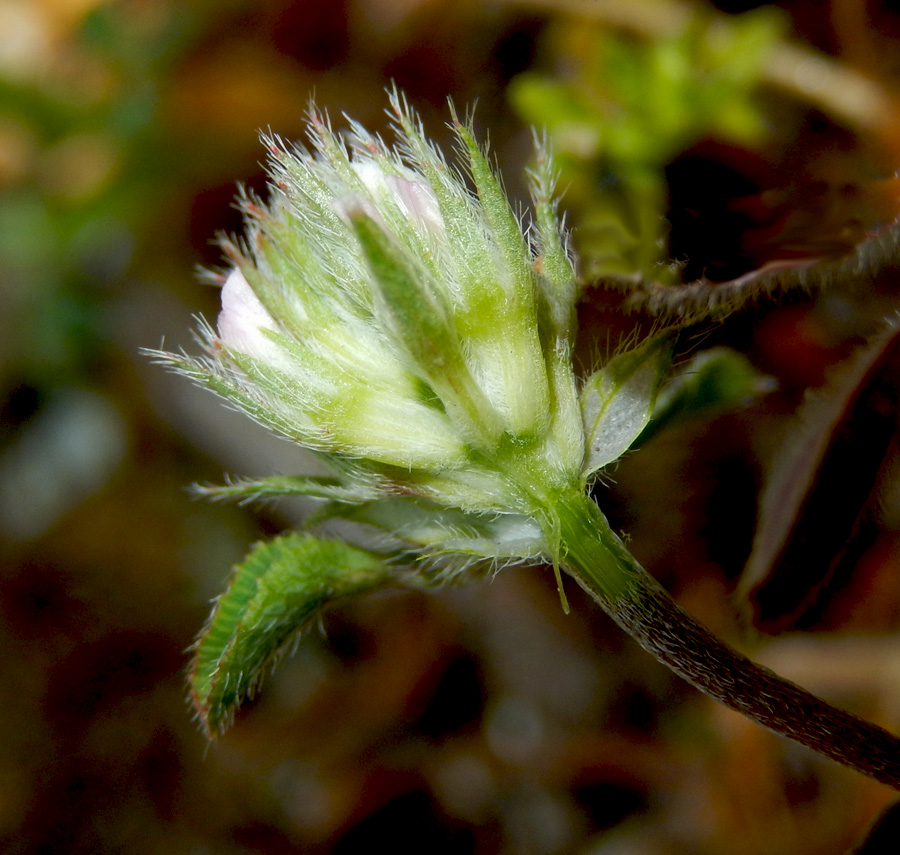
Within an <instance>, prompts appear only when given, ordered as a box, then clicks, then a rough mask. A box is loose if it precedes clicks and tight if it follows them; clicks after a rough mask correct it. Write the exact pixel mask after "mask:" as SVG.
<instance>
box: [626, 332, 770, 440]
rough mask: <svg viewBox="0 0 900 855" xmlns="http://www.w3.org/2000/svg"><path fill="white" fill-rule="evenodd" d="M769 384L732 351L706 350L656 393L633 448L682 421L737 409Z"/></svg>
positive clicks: (745, 359) (760, 393) (766, 379)
mask: <svg viewBox="0 0 900 855" xmlns="http://www.w3.org/2000/svg"><path fill="white" fill-rule="evenodd" d="M773 383H774V381H773V380H772V378H770V377H766V376H765V375H762V374H760V373H759V372H758V371H757V370H756V369H755V368H754V367H753V365H751V364H750V362H749V361H748V360H747V358H746V357H745V356H742V355H741V354H740V353H737V352H736V351H733V350H729V349H728V348H724V347H714V348H711V349H710V350H706V351H704V352H703V353H700V354H698V355H697V356H696V357H694V358H693V359H692V360H691V361H690V362H688V364H687V365H686V366H685V367H684V369H683V370H682V371H680V372H679V374H678V376H677V377H675V378H674V379H673V380H672V382H671V383H668V384H667V385H666V386H665V388H664V389H663V390H662V391H661V392H660V394H659V399H658V400H657V404H656V409H655V410H654V411H653V418H652V419H651V420H650V422H649V423H648V424H647V426H646V427H645V428H644V430H643V431H642V432H641V435H640V436H639V437H638V438H637V440H635V442H634V445H642V444H643V443H645V442H647V440H649V439H650V438H651V437H653V436H655V435H656V433H657V432H659V431H660V430H662V429H663V428H665V427H668V426H669V425H670V424H674V423H676V422H678V421H681V420H682V419H688V418H692V417H694V416H708V415H710V414H713V413H716V412H722V411H724V410H731V409H734V408H736V407H740V406H742V405H744V404H746V403H748V402H749V401H752V400H753V399H754V398H757V397H759V396H760V395H763V394H765V393H766V392H769V391H771V390H772V387H773Z"/></svg>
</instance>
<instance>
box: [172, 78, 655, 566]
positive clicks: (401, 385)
mask: <svg viewBox="0 0 900 855" xmlns="http://www.w3.org/2000/svg"><path fill="white" fill-rule="evenodd" d="M391 112H392V116H393V120H394V130H395V134H396V143H395V145H394V146H393V147H389V146H387V145H386V144H385V143H384V142H383V141H382V140H381V139H380V138H379V137H376V136H373V135H371V134H369V133H368V132H366V131H365V130H364V129H363V128H361V127H360V126H359V125H356V124H355V123H352V122H351V123H350V125H349V130H348V132H347V133H346V134H344V135H342V136H339V135H337V134H336V133H335V132H334V131H332V129H331V126H330V124H329V122H328V121H327V119H325V118H323V117H322V116H321V115H320V114H319V113H318V112H317V111H316V110H315V108H313V109H311V110H310V113H309V121H308V136H309V143H310V146H309V148H305V147H299V146H290V145H286V144H285V143H283V142H282V141H281V140H280V139H278V138H276V137H269V138H267V139H266V143H267V145H268V148H269V151H270V164H269V172H270V176H271V179H272V180H271V184H270V188H269V189H270V195H269V200H268V202H266V203H263V202H261V201H260V200H258V199H256V198H253V197H250V196H246V195H245V196H244V197H243V198H242V200H241V201H242V208H243V212H244V217H245V235H244V237H243V238H241V239H239V240H224V241H223V244H222V245H223V248H224V250H225V253H226V255H227V257H228V260H229V263H230V265H231V268H230V270H229V272H227V274H226V275H225V276H224V285H223V288H222V310H221V313H220V314H219V317H218V321H217V324H216V327H215V328H213V327H210V326H203V327H202V328H201V336H202V338H203V340H204V343H205V346H206V351H207V356H206V357H205V358H192V357H188V356H184V355H181V356H167V357H166V358H167V359H168V360H169V361H170V362H173V363H174V364H175V365H176V367H177V368H178V370H180V371H182V372H183V373H186V374H188V375H190V376H191V377H192V378H194V379H195V380H197V381H198V382H200V383H202V384H204V385H206V386H208V387H210V388H212V389H213V390H214V391H216V392H217V393H218V394H220V395H222V396H223V397H225V398H226V399H228V400H229V401H230V402H232V403H233V404H235V405H237V406H238V407H240V408H241V409H243V410H245V411H246V412H247V413H249V414H250V415H251V416H252V417H254V418H255V419H256V420H258V421H259V422H261V423H263V424H265V425H267V426H269V427H270V428H272V429H274V430H276V431H277V432H279V433H281V434H282V435H284V436H285V437H287V438H288V439H290V440H292V441H294V442H296V443H298V444H300V445H302V446H304V447H306V448H308V449H311V450H313V451H314V452H317V453H318V454H319V455H320V456H321V457H322V459H323V460H324V461H325V462H326V463H327V464H329V465H330V466H331V468H332V470H333V471H334V472H335V477H334V478H330V479H314V478H303V477H300V476H298V477H296V478H274V479H266V480H264V481H257V482H248V483H245V484H239V485H231V486H230V487H226V488H222V489H221V490H220V491H219V494H229V493H230V494H232V495H271V494H276V493H291V492H298V493H306V494H312V495H316V496H319V497H321V498H326V499H331V500H336V501H337V502H340V503H342V504H343V506H344V507H345V510H344V511H342V513H343V514H344V515H345V516H351V514H350V513H349V512H347V511H346V506H348V505H349V506H356V507H357V508H358V511H357V512H356V513H357V518H358V519H361V521H363V522H369V523H371V524H375V525H379V526H380V527H381V528H383V529H384V530H389V531H391V532H392V533H393V534H395V535H398V536H400V537H402V538H405V540H406V541H407V542H409V543H413V544H415V545H416V546H417V547H421V548H423V549H432V550H433V551H444V550H450V551H457V552H462V553H466V552H469V553H471V554H474V555H481V556H489V557H492V558H498V557H502V558H508V559H516V558H528V557H548V556H550V557H552V558H554V559H555V558H556V555H555V547H554V544H553V540H554V536H553V529H554V524H553V518H554V512H553V504H554V499H553V496H554V495H557V494H558V493H559V492H560V491H571V490H572V489H575V490H579V491H580V490H582V489H583V487H584V484H585V480H586V477H587V476H588V475H589V474H590V471H589V470H591V469H594V468H596V467H595V466H594V465H593V464H592V463H591V461H592V460H596V459H599V458H598V453H597V449H596V448H595V447H594V446H596V444H597V436H601V435H602V433H601V434H598V432H597V429H596V427H595V425H596V422H597V418H598V415H597V414H598V413H601V415H602V414H603V413H605V412H606V409H604V408H605V407H606V404H603V405H602V406H599V405H598V404H597V403H596V401H601V403H602V401H604V400H607V398H608V397H609V396H607V398H603V397H602V396H601V397H598V395H599V394H600V393H599V392H598V391H597V390H598V389H599V387H598V386H597V385H596V383H595V384H594V385H593V386H592V387H591V388H592V390H593V391H592V392H591V395H592V397H591V401H594V402H595V403H593V404H591V405H590V406H589V407H588V410H589V411H590V412H589V414H587V415H586V414H584V413H583V412H582V404H580V403H579V399H578V392H577V387H576V381H575V376H574V374H573V370H572V364H571V349H572V337H573V334H574V303H575V299H576V296H577V286H576V279H575V273H574V270H573V266H572V262H571V260H570V258H569V256H568V254H567V251H566V247H565V238H564V235H563V233H562V230H561V228H560V224H559V221H558V218H557V214H556V208H555V204H554V202H553V200H552V185H553V178H552V170H551V165H550V163H549V159H548V158H547V157H546V155H545V154H544V152H543V151H542V150H541V149H540V147H539V148H538V161H537V167H536V169H535V170H534V172H533V173H532V174H531V189H532V196H533V212H534V213H533V221H532V222H531V224H530V225H529V226H528V227H527V228H525V229H523V226H522V221H521V218H520V217H519V216H518V215H517V214H516V212H515V211H514V210H513V209H512V208H511V206H510V204H509V202H508V201H507V198H506V195H505V193H504V191H503V189H502V187H501V185H500V183H499V181H498V179H497V177H496V176H495V174H494V172H493V171H492V169H491V166H490V163H489V161H488V159H487V157H486V155H485V154H484V152H483V151H482V150H481V149H480V148H479V146H478V144H477V143H476V141H475V139H474V136H473V133H472V130H471V127H470V126H469V125H467V124H465V123H462V122H459V121H457V120H456V119H455V117H454V121H453V125H452V127H453V130H454V133H455V135H456V140H457V143H458V150H459V164H458V165H455V164H451V163H448V162H447V161H446V160H445V159H444V157H443V156H442V155H441V153H440V152H439V151H438V150H437V149H435V148H434V147H433V146H432V144H431V143H429V142H428V141H427V139H426V138H425V136H424V134H423V132H422V129H421V127H420V125H419V122H418V120H417V119H416V117H415V116H414V115H413V114H412V113H411V112H410V110H409V109H408V108H407V106H406V104H405V102H403V101H402V99H401V98H400V97H399V96H397V95H395V96H394V97H393V98H392V100H391ZM629 370H631V369H629ZM607 385H609V384H607ZM619 385H621V384H620V383H619V381H618V380H616V381H615V383H613V386H611V387H610V388H611V389H612V391H613V392H616V390H618V388H619ZM604 388H605V387H604ZM604 394H606V393H604ZM598 407H599V408H598ZM613 409H615V408H613ZM645 409H646V408H645ZM588 410H586V411H585V413H588ZM616 418H618V416H616ZM586 420H587V421H586ZM607 421H608V420H607ZM620 432H621V431H620ZM629 436H630V435H629ZM627 444H628V443H627V442H625V443H621V445H622V450H624V448H625V447H627ZM619 453H621V451H620V450H619V449H618V446H617V447H616V450H615V453H613V454H611V455H610V454H608V455H606V457H607V458H612V457H615V456H618V454H619ZM601 456H602V455H601ZM378 502H381V504H380V506H379V507H378V508H377V509H375V508H373V503H376V504H377V503H378Z"/></svg>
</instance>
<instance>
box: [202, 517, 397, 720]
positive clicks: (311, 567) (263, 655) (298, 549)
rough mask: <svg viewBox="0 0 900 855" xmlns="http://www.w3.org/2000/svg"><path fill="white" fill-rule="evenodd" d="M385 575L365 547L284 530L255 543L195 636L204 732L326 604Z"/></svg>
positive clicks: (228, 716)
mask: <svg viewBox="0 0 900 855" xmlns="http://www.w3.org/2000/svg"><path fill="white" fill-rule="evenodd" d="M389 575H390V574H389V572H388V570H387V568H386V567H385V565H384V564H383V563H382V562H381V561H380V560H379V559H378V558H377V557H375V556H374V555H372V554H371V553H369V552H366V551H364V550H361V549H357V548H355V547H352V546H348V545H347V544H344V543H340V542H337V541H330V540H319V539H317V538H314V537H310V536H307V535H302V534H288V535H285V536H283V537H279V538H276V539H275V540H273V541H271V542H269V543H262V544H259V545H258V546H256V548H255V549H254V550H253V551H252V552H251V553H250V555H248V556H247V558H246V559H245V560H244V562H243V563H242V564H239V565H238V566H237V568H236V569H235V573H234V576H233V577H232V579H231V583H230V585H229V586H228V589H227V590H226V591H225V593H224V594H222V596H221V597H219V599H218V600H217V601H216V605H215V608H214V609H213V613H212V616H211V617H210V619H209V623H208V624H207V626H206V628H205V629H204V630H203V632H202V633H201V635H200V638H199V639H198V641H197V644H196V649H195V654H194V663H193V667H192V670H191V678H190V681H191V697H192V700H193V703H194V707H195V708H196V710H197V713H198V715H199V716H200V721H201V722H202V724H203V728H204V730H205V731H206V733H207V735H210V736H212V735H214V734H215V733H217V732H221V731H223V730H225V729H226V728H227V726H228V725H229V724H230V723H231V720H232V718H233V716H234V712H235V710H236V709H237V707H238V706H239V705H240V703H241V701H242V700H243V699H244V698H245V697H246V696H247V695H248V694H251V693H252V692H253V690H254V689H255V688H256V686H257V685H258V684H259V682H260V680H261V679H262V677H263V675H264V673H265V670H266V668H267V667H268V666H269V665H270V664H271V663H272V662H273V660H274V659H275V657H276V656H277V655H278V653H279V652H280V651H282V650H283V649H284V646H285V644H286V643H287V642H288V641H290V640H291V638H292V637H293V636H294V635H295V633H296V632H297V630H299V629H301V628H302V627H303V626H304V625H305V624H306V623H308V622H309V620H310V619H311V618H313V617H314V616H315V615H316V614H318V613H319V612H320V610H321V609H322V608H323V607H324V606H325V605H326V604H328V603H330V602H333V601H334V600H336V599H338V598H340V597H344V596H347V595H349V594H356V593H361V592H363V591H367V590H369V589H371V588H375V587H377V586H379V585H382V584H384V583H385V582H386V581H388V579H389Z"/></svg>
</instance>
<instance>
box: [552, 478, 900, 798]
mask: <svg viewBox="0 0 900 855" xmlns="http://www.w3.org/2000/svg"><path fill="white" fill-rule="evenodd" d="M557 510H558V514H559V521H560V535H561V541H562V543H561V546H562V556H561V558H562V563H563V566H564V568H565V569H566V570H567V571H568V572H569V573H570V574H571V575H572V576H573V577H574V578H575V580H576V581H577V582H578V583H579V584H580V585H581V586H582V587H583V588H584V589H585V590H586V591H587V592H588V593H589V594H590V595H591V596H592V597H593V598H594V599H595V600H596V601H597V602H598V603H599V604H600V605H601V606H602V607H603V609H604V611H606V613H607V614H608V615H609V616H610V617H611V618H612V619H613V620H614V621H615V622H616V623H617V624H618V625H619V626H620V627H621V628H622V629H623V630H625V632H627V633H628V634H629V635H630V636H631V637H632V638H634V639H635V641H637V642H638V643H639V644H640V645H641V646H642V647H643V648H644V649H645V650H647V651H649V652H650V653H652V654H653V655H654V656H655V657H656V658H657V659H659V660H660V661H661V662H663V663H665V664H666V665H668V666H669V668H671V669H672V670H673V671H674V672H675V673H676V674H678V675H679V676H681V677H683V678H684V679H685V680H687V681H688V682H689V683H690V684H691V685H693V686H695V687H696V688H698V689H700V691H702V692H705V693H706V694H708V695H710V696H711V697H713V698H715V699H716V700H718V701H721V702H722V703H723V704H725V706H727V707H730V708H731V709H733V710H736V711H737V712H740V713H742V714H743V715H745V716H747V717H748V718H750V719H752V720H753V721H755V722H757V723H759V724H761V725H763V726H764V727H767V728H768V729H769V730H772V731H774V732H775V733H779V734H781V735H782V736H786V737H788V738H789V739H793V740H796V741H797V742H799V743H800V744H802V745H805V746H807V747H808V748H812V749H813V750H815V751H818V752H820V753H821V754H824V755H825V756H826V757H830V758H831V759H832V760H836V761H837V762H838V763H843V764H844V765H845V766H849V767H851V768H853V769H856V770H857V771H859V772H862V773H864V774H866V775H870V776H871V777H873V778H875V779H876V780H878V781H880V782H881V783H883V784H888V785H889V786H892V787H894V788H896V789H900V739H898V738H897V737H896V736H894V735H893V734H891V733H888V731H886V730H883V729H882V728H880V727H877V726H876V725H874V724H872V723H870V722H867V721H864V720H863V719H860V718H857V717H856V716H853V715H850V714H849V713H847V712H844V711H843V710H839V709H836V708H835V707H833V706H831V705H830V704H827V703H825V701H823V700H821V699H820V698H817V697H815V695H812V694H810V693H809V692H807V691H806V690H805V689H801V688H800V687H799V686H796V685H795V684H793V683H791V682H789V681H787V680H785V679H783V678H782V677H779V676H778V675H777V674H775V673H773V672H772V671H769V670H768V669H766V668H763V667H762V666H760V665H757V664H755V663H754V662H751V661H750V660H749V659H747V658H746V657H745V656H743V655H741V654H740V653H738V652H737V651H736V650H734V649H733V648H731V647H729V646H728V645H727V644H725V643H724V642H723V641H721V640H720V639H718V638H716V636H715V635H713V634H712V633H711V632H710V631H709V630H708V629H706V628H705V627H704V626H702V625H701V624H700V623H698V622H697V621H696V620H694V618H692V617H691V616H690V615H689V614H688V613H687V612H685V611H684V610H683V609H682V608H681V607H680V606H678V604H677V603H676V602H675V601H674V600H673V599H672V598H671V597H670V596H669V594H668V593H667V592H666V591H665V590H664V589H663V588H662V586H661V585H659V583H658V582H656V580H655V579H653V577H652V576H650V574H649V573H647V571H646V570H644V568H643V567H641V565H640V564H638V562H637V561H636V560H635V559H634V558H633V557H632V556H631V554H630V553H629V552H628V550H627V549H625V547H624V546H623V545H622V542H621V541H620V540H619V538H618V537H617V536H616V535H615V533H614V532H613V531H612V529H611V528H610V527H609V523H608V522H607V521H606V518H605V517H604V516H603V514H602V513H601V512H600V509H599V508H598V507H597V506H596V504H595V503H594V502H593V501H592V500H591V499H590V497H588V496H586V495H584V494H577V495H575V494H573V495H572V496H571V497H568V498H563V499H562V500H561V501H559V502H558V504H557Z"/></svg>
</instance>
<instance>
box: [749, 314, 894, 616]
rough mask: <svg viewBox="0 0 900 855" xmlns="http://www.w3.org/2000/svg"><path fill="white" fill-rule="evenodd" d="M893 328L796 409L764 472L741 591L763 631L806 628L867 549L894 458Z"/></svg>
mask: <svg viewBox="0 0 900 855" xmlns="http://www.w3.org/2000/svg"><path fill="white" fill-rule="evenodd" d="M898 402H900V328H897V327H893V328H891V329H889V330H888V331H887V332H886V333H884V334H882V335H881V336H880V337H878V338H876V339H874V340H873V341H872V343H871V344H870V345H868V346H866V347H864V348H861V349H860V351H859V353H858V355H857V356H856V358H855V359H853V360H851V361H850V362H849V363H848V364H847V366H846V367H844V368H843V369H842V370H841V371H840V373H839V374H838V375H836V376H835V377H833V378H832V380H831V382H829V383H828V384H827V385H826V386H825V387H824V388H823V389H822V390H821V391H819V392H817V393H816V394H815V396H814V397H810V398H809V399H808V400H807V402H806V403H805V404H804V405H803V407H802V409H801V412H800V414H799V417H798V419H797V422H798V423H797V424H796V425H794V426H793V427H792V428H788V435H787V437H786V440H785V442H784V445H783V447H782V449H781V451H780V453H779V454H777V455H776V457H775V459H773V460H772V462H771V464H770V465H769V467H768V481H767V485H766V487H765V489H764V491H763V494H762V497H761V501H760V516H759V527H758V531H757V536H756V539H755V542H754V546H753V552H752V554H751V556H750V560H749V561H748V563H747V566H746V568H745V570H744V574H743V579H742V583H741V589H742V590H743V591H744V593H745V594H747V595H748V596H749V598H750V600H751V602H752V605H753V610H754V620H755V623H756V625H757V626H758V627H759V628H761V629H763V630H765V631H767V632H780V631H783V630H785V629H788V628H791V627H797V626H809V625H811V624H812V623H814V622H815V621H816V620H817V618H818V616H819V611H818V606H817V601H818V600H819V599H820V597H821V595H823V594H824V593H825V591H826V589H828V588H829V586H831V585H832V584H833V583H836V582H838V581H839V580H842V579H846V577H847V575H848V574H849V573H850V572H851V571H852V569H853V567H854V566H855V564H856V563H857V561H858V559H859V558H860V557H861V556H862V555H863V554H864V553H865V552H866V551H867V550H868V548H869V547H870V546H871V545H872V544H873V543H874V541H875V539H876V537H877V534H878V529H879V526H880V524H881V520H882V516H883V514H882V497H883V496H884V495H885V488H886V481H887V479H888V475H889V473H890V471H891V469H892V466H893V465H894V464H895V463H896V462H897V460H898V442H897V438H896V432H897V419H898V406H900V405H898Z"/></svg>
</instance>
